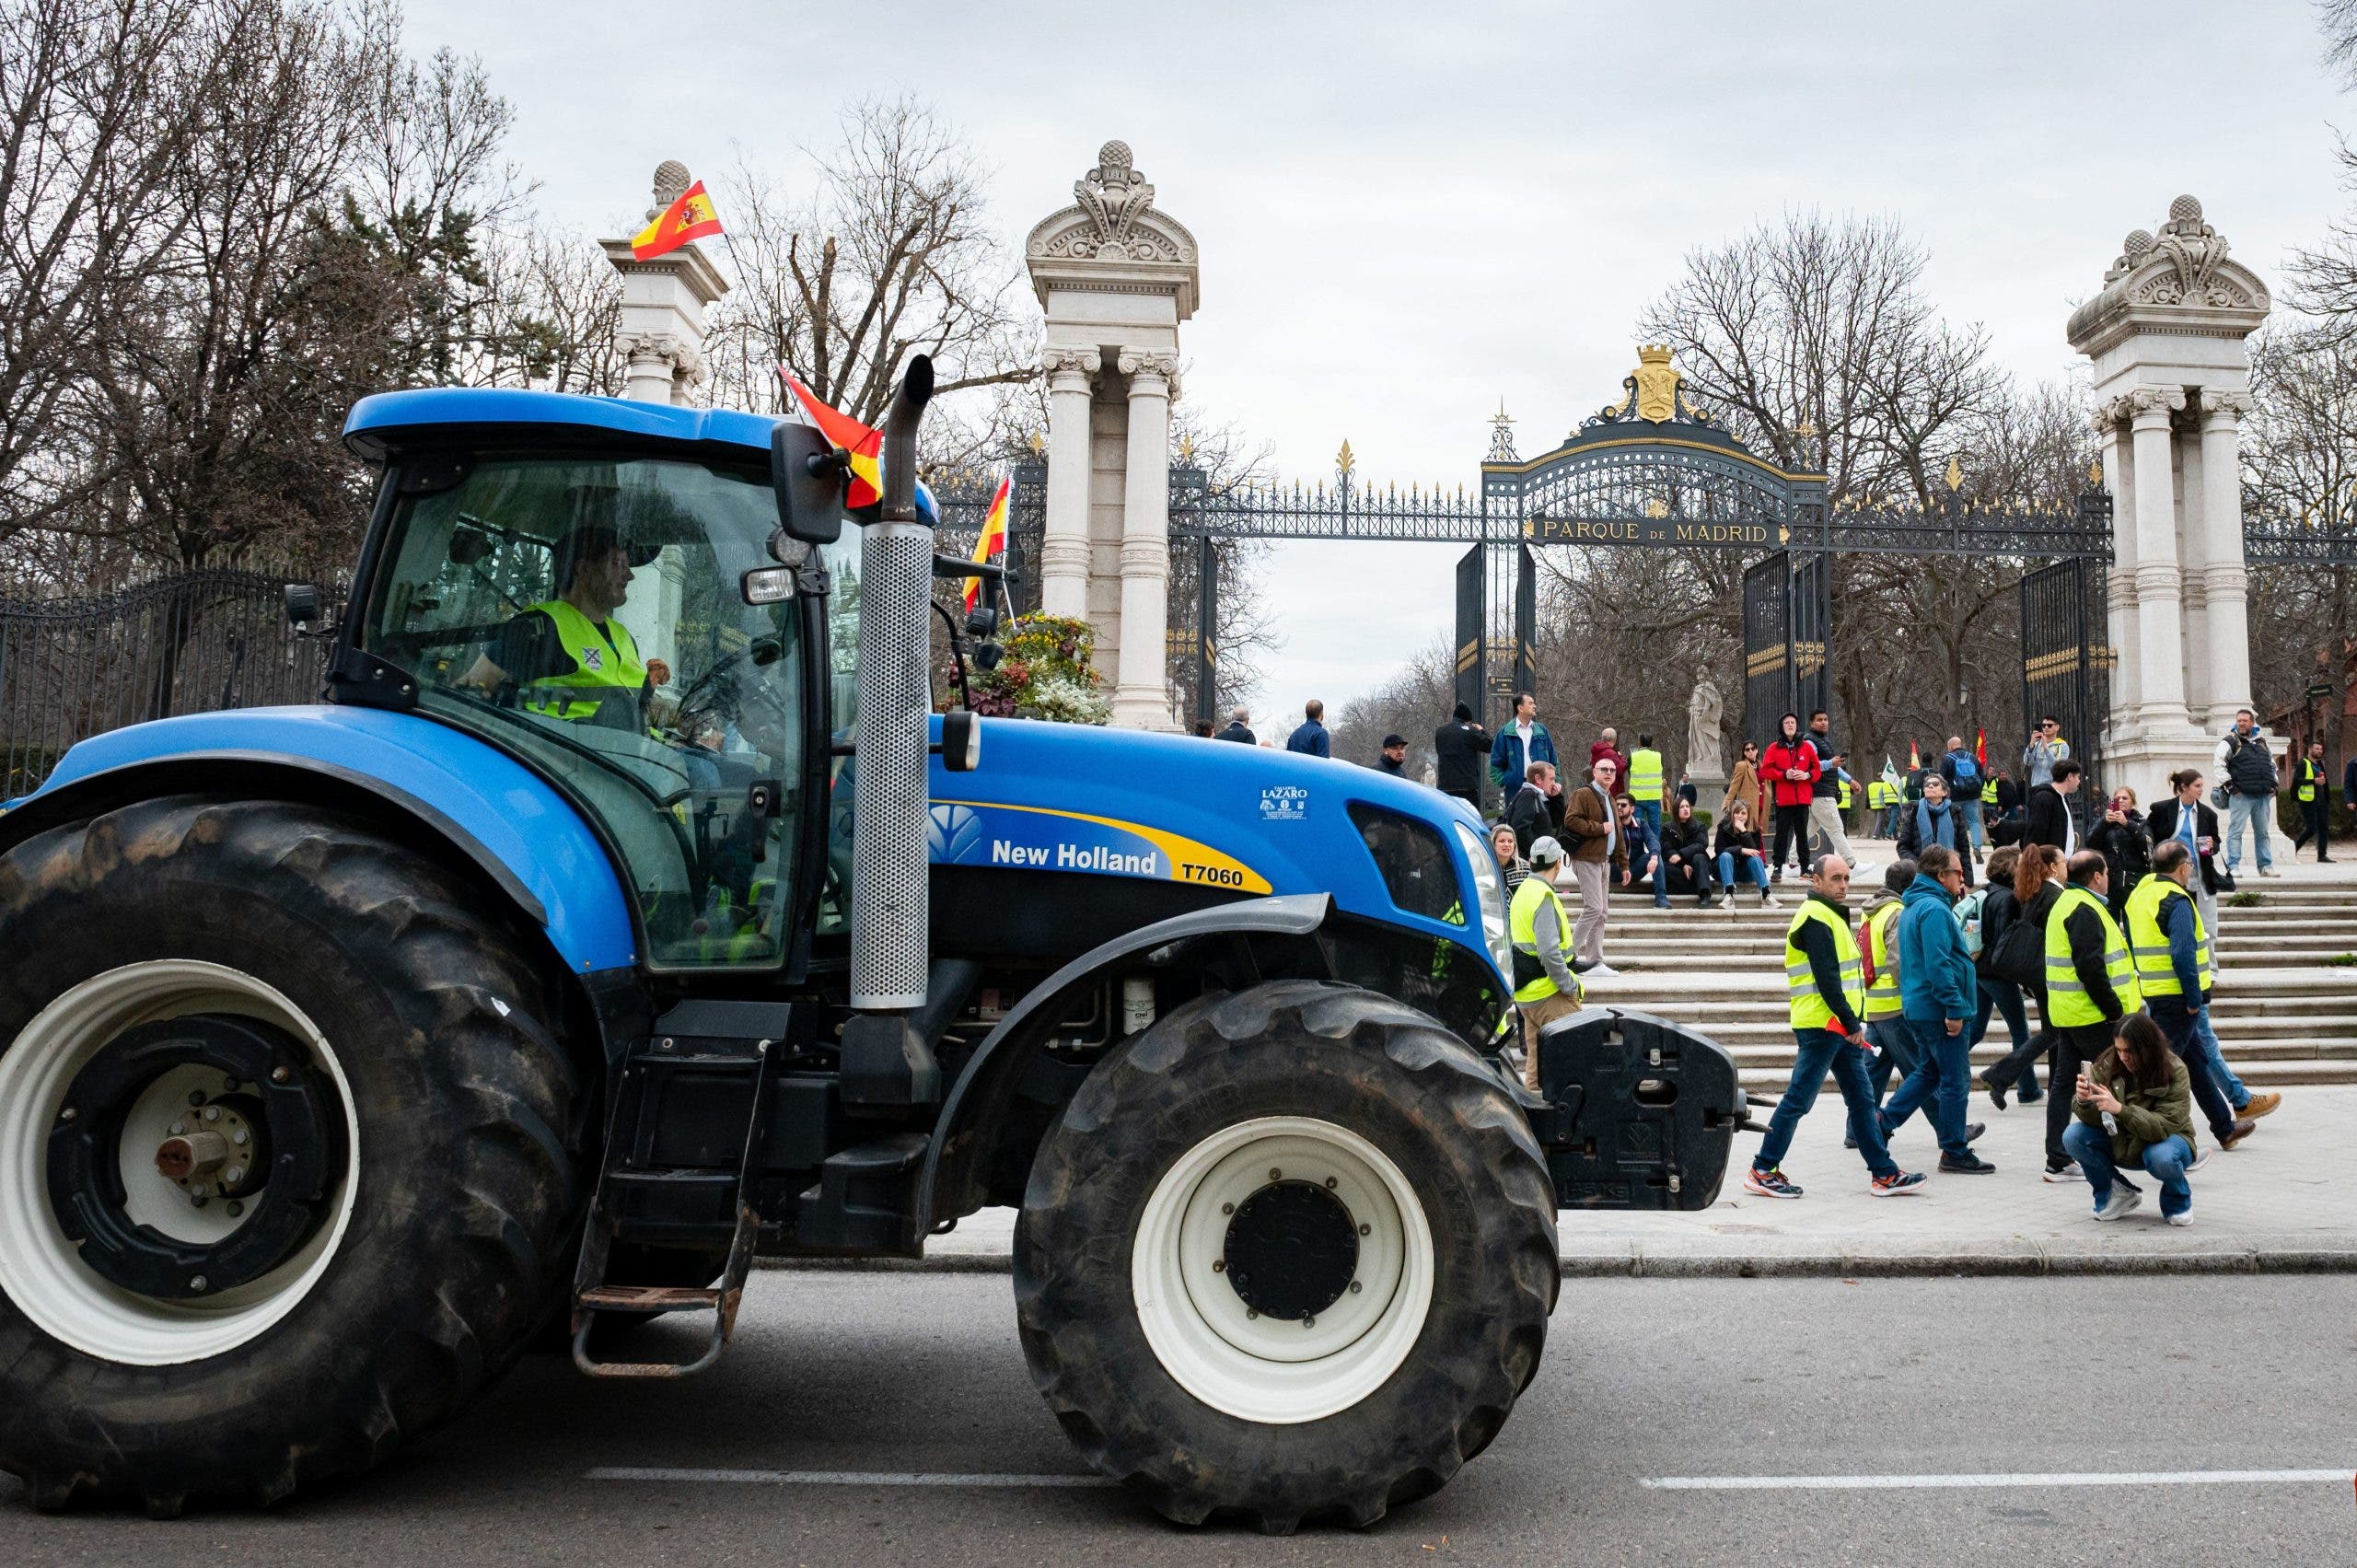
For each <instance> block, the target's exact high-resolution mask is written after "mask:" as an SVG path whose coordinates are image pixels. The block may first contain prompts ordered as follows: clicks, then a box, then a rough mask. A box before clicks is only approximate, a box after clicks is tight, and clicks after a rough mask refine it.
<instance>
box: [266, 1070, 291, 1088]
mask: <svg viewBox="0 0 2357 1568" xmlns="http://www.w3.org/2000/svg"><path fill="white" fill-rule="evenodd" d="M294 1075H295V1074H292V1073H289V1072H288V1071H287V1070H286V1069H285V1068H284V1067H273V1068H272V1069H271V1070H270V1081H271V1082H272V1083H273V1084H283V1083H284V1082H286V1080H287V1079H289V1078H291V1077H293V1076H294Z"/></svg>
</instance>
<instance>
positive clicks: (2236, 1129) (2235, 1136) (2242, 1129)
mask: <svg viewBox="0 0 2357 1568" xmlns="http://www.w3.org/2000/svg"><path fill="white" fill-rule="evenodd" d="M2253 1132H2258V1122H2256V1121H2252V1120H2251V1119H2250V1118H2249V1117H2247V1116H2246V1117H2244V1118H2243V1119H2242V1120H2241V1121H2237V1122H2235V1124H2234V1126H2233V1127H2232V1128H2231V1129H2229V1130H2228V1132H2226V1135H2225V1136H2224V1137H2223V1138H2220V1139H2219V1140H2218V1146H2219V1147H2220V1148H2222V1149H2231V1148H2233V1147H2234V1146H2235V1144H2239V1143H2241V1142H2242V1141H2243V1140H2244V1139H2245V1138H2247V1137H2249V1136H2250V1135H2251V1134H2252V1133H2253Z"/></svg>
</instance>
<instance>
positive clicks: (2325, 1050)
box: [1710, 1030, 2357, 1073]
mask: <svg viewBox="0 0 2357 1568" xmlns="http://www.w3.org/2000/svg"><path fill="white" fill-rule="evenodd" d="M1710 1033H1711V1038H1712V1040H1714V1041H1716V1042H1717V1043H1718V1044H1719V1045H1721V1046H1722V1047H1724V1048H1725V1051H1726V1053H1727V1054H1728V1055H1729V1056H1732V1057H1734V1058H1735V1062H1736V1066H1737V1067H1774V1066H1782V1067H1783V1068H1784V1069H1785V1070H1786V1071H1787V1072H1789V1071H1791V1069H1792V1065H1793V1037H1792V1033H1791V1031H1790V1030H1787V1031H1785V1034H1784V1039H1783V1042H1782V1044H1781V1045H1771V1044H1769V1043H1767V1042H1765V1041H1759V1040H1749V1041H1747V1040H1731V1039H1729V1038H1728V1037H1727V1036H1726V1035H1724V1034H1723V1033H1720V1032H1718V1031H1716V1030H1713V1031H1710ZM2006 1047H2007V1042H2006V1040H2005V1039H2004V1037H2003V1032H2002V1031H1999V1032H1998V1033H1997V1034H1995V1035H1992V1036H1991V1038H1990V1039H1988V1040H1982V1041H1981V1042H1980V1044H1979V1045H1977V1046H1975V1047H1973V1048H1972V1060H1973V1061H1974V1062H1975V1063H1980V1064H1983V1065H1985V1064H1987V1063H1991V1062H1994V1061H1996V1060H1997V1059H1998V1058H1999V1057H2001V1056H2003V1055H2004V1054H2005V1051H2006ZM2226 1061H2227V1062H2228V1063H2230V1064H2231V1065H2232V1066H2233V1067H2234V1068H2235V1071H2236V1072H2238V1073H2239V1072H2240V1071H2241V1070H2242V1066H2243V1063H2246V1062H2357V1040H2340V1041H2336V1042H2332V1043H2329V1044H2319V1043H2317V1042H2316V1041H2314V1040H2257V1041H2254V1040H2244V1039H2242V1038H2241V1037H2239V1036H2238V1037H2236V1039H2235V1041H2234V1043H2233V1044H2232V1045H2231V1046H2230V1047H2228V1049H2227V1051H2226Z"/></svg>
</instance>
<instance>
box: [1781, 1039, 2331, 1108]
mask: <svg viewBox="0 0 2357 1568" xmlns="http://www.w3.org/2000/svg"><path fill="white" fill-rule="evenodd" d="M2228 1060H2229V1061H2233V1062H2234V1067H2235V1075H2236V1076H2238V1077H2239V1078H2241V1079H2242V1081H2243V1082H2244V1083H2245V1084H2247V1085H2248V1086H2250V1087H2252V1088H2254V1089H2290V1088H2301V1087H2306V1086H2313V1085H2318V1084H2357V1062H2342V1061H2332V1062H2254V1063H2251V1064H2250V1065H2249V1066H2247V1067H2246V1066H2244V1065H2243V1063H2241V1062H2240V1061H2236V1060H2235V1059H2234V1057H2233V1055H2232V1053H2231V1052H2230V1053H2229V1056H2228ZM1792 1076H1793V1070H1792V1066H1791V1064H1790V1063H1786V1064H1785V1066H1784V1069H1783V1071H1782V1072H1778V1071H1776V1070H1775V1069H1773V1068H1768V1067H1746V1068H1741V1069H1740V1070H1739V1071H1738V1072H1737V1074H1736V1080H1737V1082H1738V1083H1740V1084H1741V1085H1742V1086H1743V1087H1744V1088H1745V1089H1746V1090H1747V1091H1748V1092H1750V1093H1752V1094H1755V1095H1763V1096H1767V1097H1769V1098H1774V1097H1775V1096H1776V1095H1777V1094H1779V1093H1781V1092H1782V1090H1783V1088H1784V1086H1785V1085H1787V1084H1788V1083H1790V1082H1791V1081H1792ZM1823 1093H1824V1094H1825V1095H1827V1096H1835V1097H1838V1093H1839V1091H1838V1090H1837V1089H1836V1088H1835V1086H1834V1083H1833V1080H1832V1079H1831V1078H1830V1077H1828V1078H1827V1079H1826V1080H1825V1086H1824V1090H1823ZM1818 1103H1819V1105H1820V1106H1821V1105H1822V1104H1823V1103H1824V1101H1823V1100H1821V1099H1820V1101H1819V1102H1818ZM1834 1103H1835V1104H1837V1105H1838V1104H1839V1103H1840V1100H1839V1098H1835V1100H1834ZM1973 1105H1974V1109H1973V1114H1974V1115H1975V1116H1976V1117H1981V1113H1982V1112H1983V1111H1985V1110H1987V1109H1988V1107H1989V1099H1988V1097H1987V1096H1986V1095H1983V1094H1980V1093H1979V1092H1978V1091H1976V1092H1975V1096H1974V1100H1973ZM2031 1109H2033V1110H2037V1111H2042V1110H2043V1109H2045V1107H2044V1105H2043V1104H2042V1103H2041V1104H2040V1105H2038V1106H2034V1107H2032V1108H2031ZM1981 1119H1982V1120H1986V1118H1985V1117H1981ZM1752 1120H1754V1121H1767V1120H1768V1112H1767V1110H1766V1109H1764V1108H1754V1109H1753V1111H1752Z"/></svg>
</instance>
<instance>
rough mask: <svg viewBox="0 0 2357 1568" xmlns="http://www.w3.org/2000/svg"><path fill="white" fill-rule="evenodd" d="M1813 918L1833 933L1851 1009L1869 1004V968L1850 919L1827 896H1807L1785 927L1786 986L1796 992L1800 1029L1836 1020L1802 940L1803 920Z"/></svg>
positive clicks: (1795, 1025)
mask: <svg viewBox="0 0 2357 1568" xmlns="http://www.w3.org/2000/svg"><path fill="white" fill-rule="evenodd" d="M1812 920H1813V921H1816V922H1817V923H1818V924H1820V925H1822V926H1824V927H1826V929H1828V930H1829V931H1831V932H1832V933H1833V952H1834V956H1835V957H1836V958H1839V959H1840V968H1841V990H1842V993H1843V994H1844V995H1845V996H1846V997H1847V998H1848V1000H1849V1003H1850V1011H1851V1013H1852V1014H1853V1015H1855V1014H1858V1013H1859V1012H1861V1010H1862V1009H1864V1006H1865V998H1866V993H1865V970H1864V967H1863V966H1862V965H1861V964H1860V963H1859V961H1858V939H1857V938H1856V937H1855V936H1853V935H1851V932H1850V923H1849V922H1848V921H1847V920H1844V919H1841V918H1840V917H1839V916H1837V915H1836V914H1835V913H1834V912H1833V910H1832V907H1831V906H1830V905H1829V904H1827V903H1826V902H1825V901H1824V900H1821V899H1804V900H1801V907H1800V908H1799V909H1798V910H1797V911H1795V912H1794V914H1793V923H1792V924H1790V925H1788V926H1786V927H1785V928H1784V988H1785V990H1786V991H1787V992H1789V993H1791V996H1792V1020H1793V1028H1796V1029H1821V1028H1827V1027H1828V1026H1829V1025H1830V1024H1831V1023H1832V1022H1833V1008H1832V1005H1830V1004H1829V1003H1828V1002H1827V1001H1826V1000H1825V997H1824V996H1823V994H1821V993H1819V992H1818V991H1817V974H1816V971H1815V970H1812V969H1811V968H1810V967H1809V961H1808V955H1807V954H1806V953H1804V952H1802V951H1801V948H1800V943H1799V941H1798V938H1799V936H1800V934H1801V926H1802V924H1803V923H1805V922H1807V921H1812Z"/></svg>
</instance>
